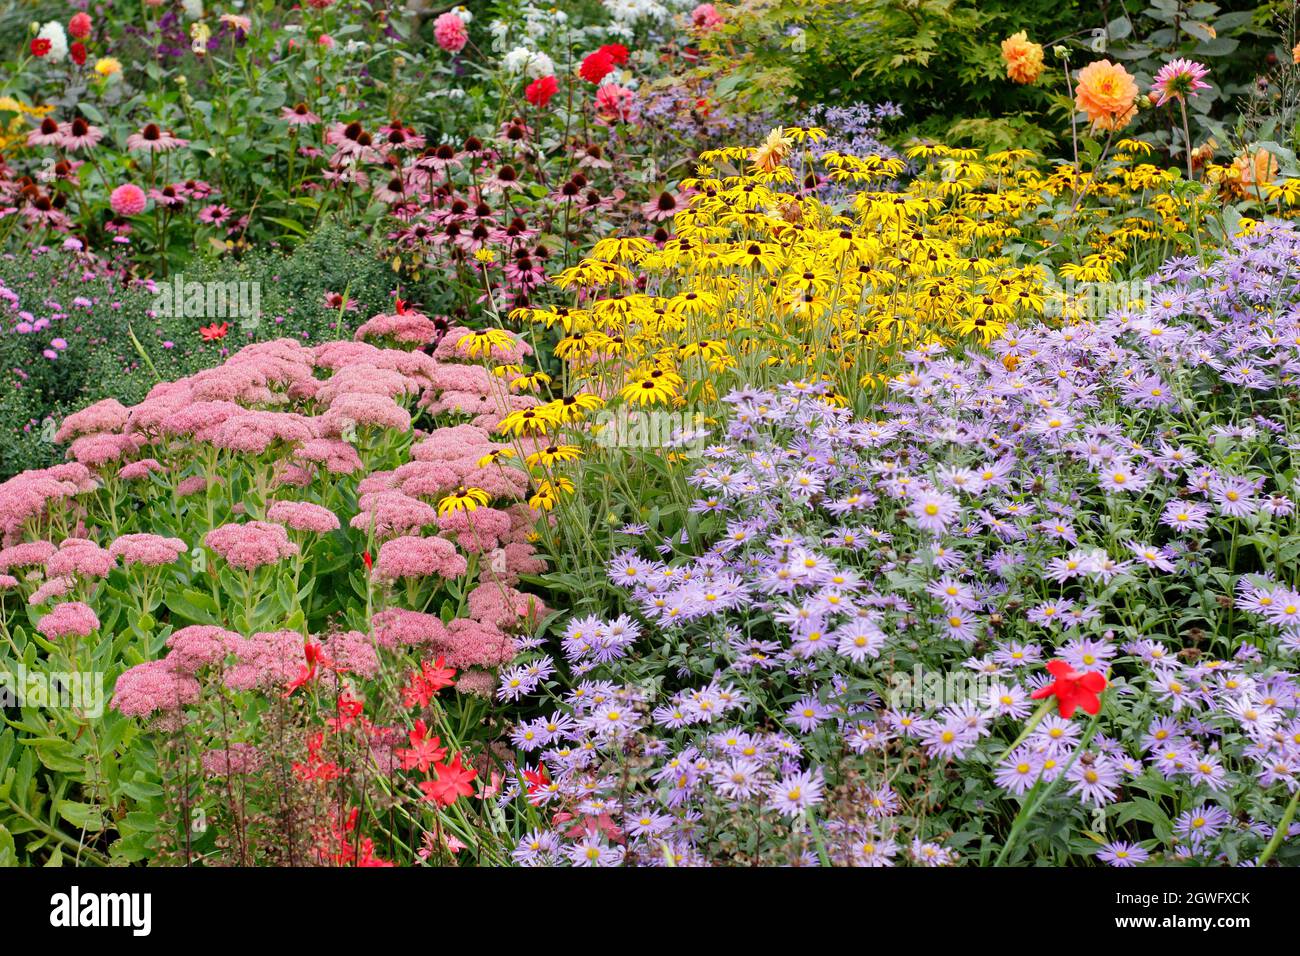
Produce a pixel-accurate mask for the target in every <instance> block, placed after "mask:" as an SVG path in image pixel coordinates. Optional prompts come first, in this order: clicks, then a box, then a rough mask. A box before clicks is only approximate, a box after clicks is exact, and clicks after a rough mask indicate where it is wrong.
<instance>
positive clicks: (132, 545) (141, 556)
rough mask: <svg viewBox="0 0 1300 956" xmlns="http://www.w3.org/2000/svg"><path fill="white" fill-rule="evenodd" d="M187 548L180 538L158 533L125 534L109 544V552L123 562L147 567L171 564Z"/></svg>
mask: <svg viewBox="0 0 1300 956" xmlns="http://www.w3.org/2000/svg"><path fill="white" fill-rule="evenodd" d="M187 550H189V549H188V548H186V546H185V542H184V541H182V540H181V539H180V538H164V537H163V536H162V535H158V534H124V535H122V536H121V537H120V538H117V539H116V540H114V541H113V543H112V544H110V545H109V546H108V553H109V554H111V555H112V556H113V557H115V558H118V559H120V560H121V562H122V563H123V564H142V565H145V566H146V567H160V566H162V565H164V564H171V563H172V562H173V561H175V560H176V559H177V558H179V557H180V556H181V555H182V554H184V553H185V552H186V551H187Z"/></svg>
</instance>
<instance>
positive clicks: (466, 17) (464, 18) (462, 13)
mask: <svg viewBox="0 0 1300 956" xmlns="http://www.w3.org/2000/svg"><path fill="white" fill-rule="evenodd" d="M451 12H452V13H454V14H456V16H458V17H460V21H461V23H463V24H465V26H469V25H470V24H471V23H473V22H474V14H472V13H470V12H469V11H468V10H466V9H465V8H464V7H455V8H453V9H452V11H451Z"/></svg>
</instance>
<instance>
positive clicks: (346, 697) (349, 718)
mask: <svg viewBox="0 0 1300 956" xmlns="http://www.w3.org/2000/svg"><path fill="white" fill-rule="evenodd" d="M365 708H366V702H365V701H364V700H362V699H361V698H359V697H356V696H354V695H353V694H352V692H351V691H348V690H345V691H343V693H341V694H339V699H338V704H337V710H338V716H337V717H326V718H325V726H326V727H328V728H329V729H330V730H331V731H333V732H334V733H338V732H339V731H340V730H347V729H348V728H349V727H351V726H352V725H353V724H355V723H356V722H357V720H358V718H360V720H361V724H362V727H365V725H366V719H365V718H364V717H362V713H363V712H364V711H365Z"/></svg>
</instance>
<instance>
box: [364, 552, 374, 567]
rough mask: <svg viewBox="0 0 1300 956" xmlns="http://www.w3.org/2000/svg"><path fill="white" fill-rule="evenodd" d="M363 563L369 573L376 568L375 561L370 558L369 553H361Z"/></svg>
mask: <svg viewBox="0 0 1300 956" xmlns="http://www.w3.org/2000/svg"><path fill="white" fill-rule="evenodd" d="M361 562H362V563H363V564H364V565H365V566H366V571H367V572H369V571H370V569H371V568H373V567H374V566H375V559H374V558H372V557H371V556H370V552H369V551H362V552H361Z"/></svg>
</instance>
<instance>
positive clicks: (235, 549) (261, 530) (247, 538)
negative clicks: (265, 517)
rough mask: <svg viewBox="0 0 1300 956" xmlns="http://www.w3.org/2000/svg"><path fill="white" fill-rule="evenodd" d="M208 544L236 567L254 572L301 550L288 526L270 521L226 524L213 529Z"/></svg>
mask: <svg viewBox="0 0 1300 956" xmlns="http://www.w3.org/2000/svg"><path fill="white" fill-rule="evenodd" d="M203 541H204V543H205V544H206V545H207V546H208V547H209V548H211V549H212V550H213V551H215V552H217V554H219V555H221V556H222V557H223V558H225V559H226V560H227V561H228V562H229V563H230V564H231V566H232V567H236V568H240V569H241V570H244V571H252V570H254V569H256V568H260V567H263V566H264V565H268V564H275V563H276V562H277V561H280V560H282V559H284V558H290V557H293V556H294V555H296V554H298V553H299V549H298V545H296V544H294V543H293V542H292V541H290V540H289V532H288V531H286V530H285V528H284V525H279V524H271V523H270V522H267V521H246V522H244V523H243V524H225V525H222V526H221V527H220V528H214V529H213V530H211V531H209V532H208V533H207V535H206V536H205V537H204V539H203Z"/></svg>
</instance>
